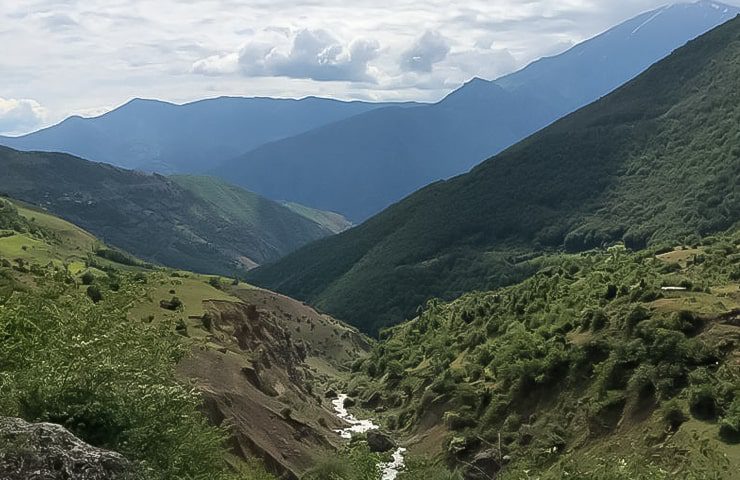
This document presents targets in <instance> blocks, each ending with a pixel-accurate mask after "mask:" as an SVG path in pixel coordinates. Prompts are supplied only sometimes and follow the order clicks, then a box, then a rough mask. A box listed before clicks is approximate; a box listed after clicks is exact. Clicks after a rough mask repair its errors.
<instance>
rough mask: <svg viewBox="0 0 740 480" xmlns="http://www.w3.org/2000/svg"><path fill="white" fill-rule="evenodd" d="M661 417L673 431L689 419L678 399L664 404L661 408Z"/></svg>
mask: <svg viewBox="0 0 740 480" xmlns="http://www.w3.org/2000/svg"><path fill="white" fill-rule="evenodd" d="M660 417H661V419H662V420H663V422H665V424H666V427H668V429H669V430H670V431H671V432H675V431H677V430H678V428H679V427H680V426H681V425H683V424H684V422H686V420H688V417H687V416H686V413H684V411H683V407H682V406H681V404H680V403H679V402H678V400H676V399H672V400H669V401H668V402H666V403H665V404H663V406H662V407H661V408H660Z"/></svg>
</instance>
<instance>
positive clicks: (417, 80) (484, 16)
mask: <svg viewBox="0 0 740 480" xmlns="http://www.w3.org/2000/svg"><path fill="white" fill-rule="evenodd" d="M665 3H666V1H665V0H662V1H661V0H465V1H449V0H425V1H411V0H372V1H365V0H353V1H350V0H243V1H240V0H187V1H186V0H179V1H174V0H66V1H64V0H21V1H18V0H0V45H2V48H0V78H2V82H1V83H0V134H21V133H27V132H30V131H33V130H36V129H38V128H40V127H43V126H47V125H50V124H53V123H57V122H58V121H60V120H62V119H63V118H66V117H67V116H69V115H73V114H74V115H83V116H94V115H99V114H102V113H104V112H106V111H108V110H111V109H112V108H115V107H116V106H119V105H121V104H123V103H125V102H126V101H128V100H130V99H132V98H136V97H140V98H157V99H161V100H167V101H172V102H176V103H183V102H187V101H192V100H197V99H202V98H210V97H216V96H221V95H233V96H272V97H292V98H300V97H304V96H308V95H315V96H323V97H332V98H339V99H359V100H377V101H380V100H383V101H387V100H417V101H434V100H438V99H439V98H441V97H443V96H444V95H445V94H447V93H449V92H450V91H451V90H453V89H455V88H457V87H459V86H460V85H461V84H462V83H464V82H465V81H467V80H469V79H471V78H473V77H476V76H478V77H482V78H486V79H495V78H497V77H499V76H501V75H504V74H506V73H510V72H512V71H515V70H518V69H519V68H522V67H524V66H526V65H527V64H528V63H530V62H531V61H533V60H536V59H538V58H540V57H543V56H548V55H553V54H557V53H560V52H562V51H564V50H566V49H568V48H569V47H571V46H572V45H574V44H576V43H579V42H581V41H583V40H586V39H588V38H591V37H593V36H594V35H596V34H598V33H601V32H603V31H604V30H607V29H608V28H610V27H612V26H614V25H616V24H618V23H621V22H622V21H624V20H627V19H629V18H631V17H634V16H635V15H637V14H639V13H641V12H644V11H647V10H651V9H654V8H657V7H660V6H662V5H664V4H665ZM725 3H728V4H734V5H740V0H730V1H727V2H725Z"/></svg>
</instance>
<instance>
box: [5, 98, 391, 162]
mask: <svg viewBox="0 0 740 480" xmlns="http://www.w3.org/2000/svg"><path fill="white" fill-rule="evenodd" d="M388 105H389V104H383V103H366V102H342V101H338V100H331V99H324V98H315V97H308V98H305V99H302V100H291V99H274V98H240V97H221V98H214V99H209V100H201V101H198V102H193V103H188V104H185V105H175V104H172V103H167V102H161V101H156V100H141V99H136V100H132V101H130V102H128V103H126V104H125V105H123V106H121V107H119V108H117V109H115V110H113V111H111V112H109V113H107V114H105V115H102V116H99V117H95V118H81V117H70V118H68V119H66V120H64V121H63V122H61V123H60V124H58V125H55V126H52V127H49V128H46V129H43V130H40V131H38V132H34V133H31V134H29V135H25V136H22V137H16V138H10V137H0V144H2V145H6V146H8V147H12V148H15V149H18V150H27V151H28V150H40V151H56V152H63V153H69V154H72V155H76V156H79V157H82V158H85V159H88V160H94V161H98V162H105V163H109V164H112V165H116V166H119V167H124V168H133V169H140V170H144V171H153V172H159V173H197V172H202V171H205V170H208V169H210V168H213V167H214V166H215V165H216V164H217V163H218V162H220V161H223V160H226V159H229V158H232V157H234V156H236V155H240V154H242V153H244V152H246V151H248V150H252V149H254V148H256V147H258V146H259V145H262V144H264V143H266V142H270V141H274V140H278V139H281V138H286V137H290V136H293V135H297V134H300V133H302V132H305V131H308V130H311V129H313V128H316V127H319V126H322V125H325V124H328V123H332V122H335V121H339V120H342V119H345V118H348V117H351V116H353V115H357V114H360V113H364V112H367V111H370V110H373V109H376V108H380V107H385V106H388Z"/></svg>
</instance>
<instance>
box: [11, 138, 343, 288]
mask: <svg viewBox="0 0 740 480" xmlns="http://www.w3.org/2000/svg"><path fill="white" fill-rule="evenodd" d="M0 169H2V172H3V174H2V176H0V193H3V194H7V195H11V196H13V197H15V198H18V199H20V200H23V201H26V202H30V203H34V204H36V205H39V206H42V207H43V208H46V209H48V210H49V211H50V212H53V213H55V214H57V215H59V216H61V217H63V218H65V219H67V220H69V221H72V222H74V223H76V224H79V225H80V226H82V227H84V228H85V229H87V230H89V231H90V232H92V233H93V234H95V235H97V236H99V237H100V238H102V239H104V240H105V241H106V242H108V243H110V244H111V245H113V246H116V247H119V248H122V249H124V250H127V251H129V252H132V253H133V254H135V255H137V256H138V257H140V258H142V259H145V260H147V261H152V262H157V263H161V264H164V265H169V266H173V267H178V268H186V269H191V270H197V271H201V272H208V273H221V274H225V275H234V274H237V273H240V272H241V273H242V274H243V272H245V271H246V270H247V269H249V268H252V267H254V266H255V265H258V264H260V263H263V262H265V261H271V260H276V259H277V258H279V257H281V256H283V255H285V254H287V253H289V252H291V251H293V250H295V249H296V248H298V247H300V246H302V245H305V244H306V243H308V242H310V241H312V240H316V239H319V238H322V237H324V236H327V235H332V234H334V233H336V231H338V229H340V228H341V227H340V225H341V224H342V222H341V221H340V220H338V219H337V218H336V216H335V215H332V214H327V215H326V216H322V215H317V214H316V213H315V212H314V213H310V212H308V213H305V214H304V213H303V212H300V211H297V210H296V209H291V208H288V207H286V206H283V205H281V204H279V203H276V202H273V201H271V200H268V199H266V198H264V197H261V196H259V195H256V194H253V193H251V192H247V191H245V190H243V189H241V188H237V187H232V186H230V185H227V184H225V183H224V182H222V181H220V180H217V179H214V178H207V177H175V178H173V179H169V178H167V177H163V176H161V175H157V174H154V175H148V174H143V173H139V172H134V171H130V170H123V169H120V168H116V167H112V166H109V165H106V164H102V163H94V162H89V161H86V160H82V159H80V158H76V157H72V156H69V155H65V154H59V153H42V152H18V151H15V150H11V149H8V148H4V147H0Z"/></svg>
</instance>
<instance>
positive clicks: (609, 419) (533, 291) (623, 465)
mask: <svg viewBox="0 0 740 480" xmlns="http://www.w3.org/2000/svg"><path fill="white" fill-rule="evenodd" d="M548 264H549V265H548V267H546V268H543V269H542V270H540V271H539V272H538V273H537V274H536V275H534V276H532V277H531V278H529V279H528V280H526V281H524V282H523V283H520V284H517V285H515V286H512V287H507V288H503V289H499V290H494V291H491V292H485V293H472V294H468V295H465V296H463V297H461V298H460V299H458V300H456V301H454V302H452V303H449V304H445V303H442V302H439V301H431V302H430V303H429V304H428V305H427V306H426V308H425V309H424V310H423V312H421V313H420V315H419V317H418V318H416V319H415V320H413V321H410V322H407V323H405V324H403V325H399V326H397V327H394V328H392V329H389V330H388V331H386V333H385V334H384V335H383V341H382V342H381V343H380V344H379V345H378V346H377V347H376V349H375V350H374V352H373V354H372V356H371V357H370V358H368V359H366V360H364V361H360V362H357V363H356V364H355V368H354V370H355V375H354V376H353V380H352V382H350V385H349V388H348V391H351V392H353V394H354V395H356V398H358V399H360V401H361V402H362V403H363V404H365V405H368V406H370V407H372V408H377V407H380V408H378V409H377V410H376V411H384V412H385V413H383V416H384V418H385V422H386V425H387V426H388V427H389V428H392V429H395V430H397V431H399V432H402V433H403V434H405V436H406V437H407V438H408V444H409V448H410V450H411V452H412V454H413V455H416V456H431V457H433V458H438V459H440V460H442V461H443V463H446V464H447V465H449V466H451V467H453V468H459V469H460V470H461V471H463V472H468V473H469V474H471V476H470V477H468V476H465V478H479V477H475V476H472V473H475V468H473V467H480V468H481V469H482V470H483V473H485V475H487V476H484V477H480V478H502V479H507V480H514V479H516V480H519V479H522V480H524V479H531V478H540V479H543V480H545V479H552V480H556V479H561V478H579V479H615V480H616V479H625V480H627V479H631V480H633V479H645V480H648V479H650V480H653V479H666V480H667V479H670V478H682V479H696V480H699V479H708V478H716V479H734V478H737V472H738V471H739V470H738V469H740V283H739V282H740V231H738V230H735V231H734V232H733V233H731V234H726V235H719V236H717V237H710V238H707V239H705V240H704V241H703V242H700V243H699V244H697V245H693V246H680V247H677V248H675V249H671V248H666V249H662V250H655V249H648V250H643V251H641V252H638V253H630V252H628V251H627V250H626V249H625V248H624V247H623V246H621V245H619V246H615V247H611V248H609V249H608V250H601V251H594V252H589V253H585V254H571V255H566V254H563V255H556V256H552V257H550V258H549V259H548ZM476 459H477V460H476Z"/></svg>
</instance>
